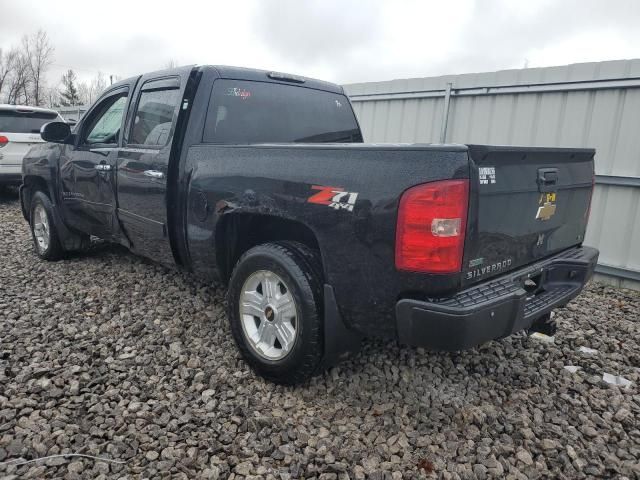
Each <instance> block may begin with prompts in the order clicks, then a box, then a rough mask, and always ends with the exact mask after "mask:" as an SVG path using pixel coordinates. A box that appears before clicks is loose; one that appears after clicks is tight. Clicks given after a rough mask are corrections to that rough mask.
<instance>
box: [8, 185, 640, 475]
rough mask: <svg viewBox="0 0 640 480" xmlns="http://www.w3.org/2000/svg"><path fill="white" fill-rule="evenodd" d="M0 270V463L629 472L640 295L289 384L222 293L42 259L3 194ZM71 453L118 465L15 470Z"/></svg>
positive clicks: (150, 270)
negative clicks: (544, 327) (465, 347)
mask: <svg viewBox="0 0 640 480" xmlns="http://www.w3.org/2000/svg"><path fill="white" fill-rule="evenodd" d="M0 265H1V266H0V462H1V463H0V477H3V476H4V478H165V477H175V478H236V479H240V478H278V479H279V478H282V479H288V478H290V479H298V478H305V477H306V478H318V479H347V478H351V479H354V478H355V479H359V478H365V477H366V478H377V479H400V478H431V477H437V478H491V477H494V478H516V479H519V478H523V479H525V478H540V477H542V478H548V477H554V478H583V477H596V478H603V477H617V478H640V467H639V464H640V430H639V421H638V418H640V417H639V413H640V395H639V394H638V384H639V382H640V369H639V367H640V350H639V348H638V341H639V340H640V326H639V320H640V314H639V312H640V295H638V293H636V292H631V291H625V290H617V289H613V288H610V287H605V286H602V285H591V286H590V287H589V288H588V290H587V291H586V292H585V293H584V294H583V295H582V296H581V297H579V298H578V299H577V300H576V301H574V302H573V303H572V304H571V305H570V306H569V307H568V308H565V309H561V310H559V311H558V312H557V317H556V318H557V319H558V320H559V331H558V333H557V335H556V339H555V344H548V343H545V342H542V341H540V340H535V339H532V338H527V337H526V336H524V335H516V336H513V337H511V338H507V339H504V340H501V341H496V342H491V343H490V344H487V345H484V346H482V347H481V348H477V349H474V350H471V351H468V352H463V353H460V354H432V353H428V352H425V351H423V350H421V349H411V348H406V347H399V346H397V345H396V344H395V342H381V341H368V342H367V343H366V344H365V345H364V348H363V350H362V352H361V353H360V354H358V355H357V356H356V357H355V358H354V359H353V360H352V361H350V362H347V363H344V364H342V365H341V366H339V367H338V368H334V369H333V370H331V371H329V372H327V373H325V374H324V375H322V376H319V377H316V378H315V379H313V380H312V381H311V382H310V384H309V385H306V386H303V387H297V388H287V387H281V386H275V385H272V384H269V383H266V382H264V381H263V380H261V379H260V378H257V377H256V376H255V375H254V374H253V373H252V372H251V371H250V370H249V369H248V368H247V366H246V365H245V363H244V362H243V361H242V360H241V359H240V358H239V355H238V353H237V351H236V349H235V347H234V345H233V342H232V339H231V335H230V333H229V328H228V326H227V323H226V318H225V315H224V309H223V304H224V300H223V299H224V289H223V288H222V287H220V286H217V285H203V284H201V283H198V281H196V280H194V279H193V278H190V277H189V276H188V275H184V274H180V273H176V272H171V271H167V270H165V269H163V268H162V267H159V266H156V265H152V264H150V263H148V262H146V261H144V260H140V259H138V258H135V257H133V256H132V255H130V254H128V253H126V252H125V251H123V250H122V249H120V248H115V247H106V246H102V247H97V248H95V249H94V250H93V251H92V252H89V253H86V254H83V255H77V256H75V257H73V258H70V259H67V260H65V261H61V262H56V263H45V262H42V261H40V260H38V259H37V257H36V256H35V254H34V253H33V252H32V246H31V239H30V236H29V233H28V229H27V225H26V224H25V222H24V221H23V219H22V217H21V214H20V212H19V208H18V202H17V199H16V196H15V195H7V194H3V195H0ZM580 346H588V347H590V348H595V349H597V350H598V353H597V354H584V353H580V352H579V351H578V348H579V347H580ZM566 365H574V366H581V367H582V369H581V370H579V371H578V372H577V373H570V372H568V371H566V370H565V369H564V368H563V367H564V366H566ZM603 372H608V373H611V374H616V375H622V376H624V377H625V378H627V379H629V380H631V381H632V382H633V384H632V385H631V386H630V387H629V388H626V389H625V388H621V387H618V386H610V385H608V384H606V383H605V382H603V380H602V374H603ZM72 452H73V453H81V454H86V455H95V456H99V457H104V458H106V459H108V460H116V461H119V462H121V463H113V462H111V461H107V460H95V459H92V458H82V457H72V458H60V457H56V458H52V459H48V460H43V461H39V462H34V463H29V464H26V465H20V466H18V465H16V463H19V462H22V461H26V460H30V459H36V458H39V457H44V456H49V455H57V454H61V453H72ZM17 459H22V460H17ZM7 462H9V463H7Z"/></svg>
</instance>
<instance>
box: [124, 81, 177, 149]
mask: <svg viewBox="0 0 640 480" xmlns="http://www.w3.org/2000/svg"><path fill="white" fill-rule="evenodd" d="M179 96H180V90H179V89H177V88H171V89H154V90H143V91H142V92H141V93H140V100H139V101H138V106H137V108H136V112H135V115H134V117H133V123H132V125H131V134H130V136H129V141H128V142H127V143H128V144H130V145H131V144H133V145H143V146H146V147H163V146H165V145H166V144H167V143H168V142H169V139H170V133H171V127H172V125H173V120H174V116H175V112H176V107H177V105H178V102H179V101H180V97H179Z"/></svg>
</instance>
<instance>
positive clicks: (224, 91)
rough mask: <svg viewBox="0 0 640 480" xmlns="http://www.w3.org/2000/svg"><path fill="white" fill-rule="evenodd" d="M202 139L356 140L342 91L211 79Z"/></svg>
mask: <svg viewBox="0 0 640 480" xmlns="http://www.w3.org/2000/svg"><path fill="white" fill-rule="evenodd" d="M204 139H205V141H206V142H213V143H226V144H247V143H290V142H307V143H328V142H340V143H342V142H345V143H354V142H362V134H361V133H360V129H359V128H358V123H357V122H356V117H355V115H354V114H353V110H352V109H351V104H350V103H349V100H348V99H347V97H345V96H344V95H342V94H337V93H331V92H326V91H322V90H314V89H311V88H304V87H300V86H294V85H282V84H278V83H268V82H252V81H241V80H217V81H216V82H215V84H214V87H213V95H212V99H211V102H210V103H209V112H208V114H207V122H206V131H205V136H204Z"/></svg>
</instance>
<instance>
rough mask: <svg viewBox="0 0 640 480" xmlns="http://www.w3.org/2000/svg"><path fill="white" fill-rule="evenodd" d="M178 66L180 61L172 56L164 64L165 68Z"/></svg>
mask: <svg viewBox="0 0 640 480" xmlns="http://www.w3.org/2000/svg"><path fill="white" fill-rule="evenodd" d="M177 66H178V62H176V61H175V60H174V59H173V58H170V59H169V60H168V61H167V63H165V64H164V67H163V68H165V69H167V70H168V69H170V68H176V67H177Z"/></svg>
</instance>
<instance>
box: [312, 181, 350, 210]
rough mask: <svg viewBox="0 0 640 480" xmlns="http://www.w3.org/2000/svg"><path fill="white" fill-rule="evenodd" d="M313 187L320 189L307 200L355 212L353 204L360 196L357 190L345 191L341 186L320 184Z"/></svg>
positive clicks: (313, 188)
mask: <svg viewBox="0 0 640 480" xmlns="http://www.w3.org/2000/svg"><path fill="white" fill-rule="evenodd" d="M311 189H312V190H318V193H315V194H313V195H311V196H310V197H309V198H308V199H307V202H309V203H315V204H317V205H326V206H328V207H330V208H333V209H335V210H347V211H349V212H353V206H354V205H355V204H356V199H357V198H358V193H357V192H345V191H344V189H343V188H341V187H323V186H319V185H313V186H312V187H311Z"/></svg>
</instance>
